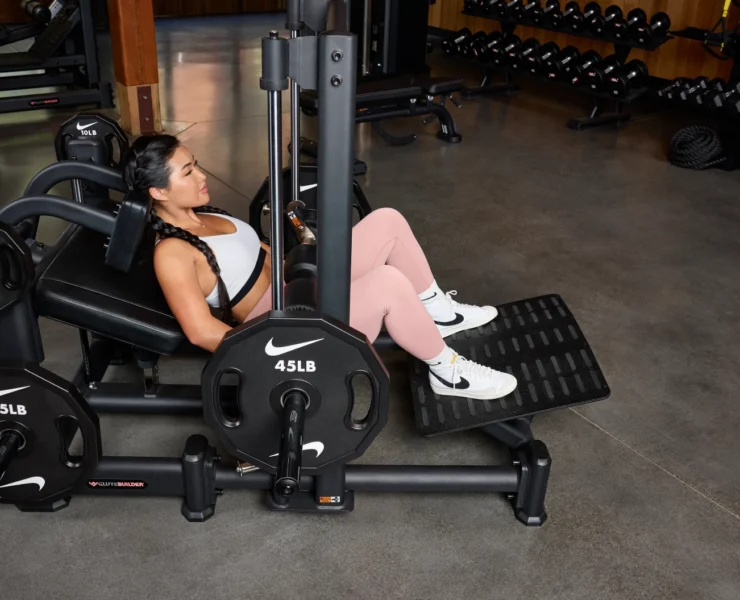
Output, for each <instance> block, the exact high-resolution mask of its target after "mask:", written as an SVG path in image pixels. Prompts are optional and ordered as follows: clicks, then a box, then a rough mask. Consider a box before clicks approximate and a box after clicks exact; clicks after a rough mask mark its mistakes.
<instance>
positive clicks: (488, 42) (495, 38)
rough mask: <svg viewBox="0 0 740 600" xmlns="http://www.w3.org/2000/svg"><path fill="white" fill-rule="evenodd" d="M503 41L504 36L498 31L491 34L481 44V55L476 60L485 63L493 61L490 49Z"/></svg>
mask: <svg viewBox="0 0 740 600" xmlns="http://www.w3.org/2000/svg"><path fill="white" fill-rule="evenodd" d="M503 41H504V34H503V33H501V32H500V31H493V32H491V33H490V34H489V35H488V36H487V37H486V39H485V41H484V42H483V44H482V48H481V53H480V54H479V55H478V60H479V61H481V62H483V63H487V62H491V61H492V60H493V54H492V49H493V48H495V47H496V46H497V45H498V44H500V43H502V42H503Z"/></svg>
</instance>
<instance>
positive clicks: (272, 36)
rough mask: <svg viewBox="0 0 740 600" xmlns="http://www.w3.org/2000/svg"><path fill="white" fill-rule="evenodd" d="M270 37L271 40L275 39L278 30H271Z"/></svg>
mask: <svg viewBox="0 0 740 600" xmlns="http://www.w3.org/2000/svg"><path fill="white" fill-rule="evenodd" d="M270 39H271V40H276V39H278V32H277V31H271V32H270Z"/></svg>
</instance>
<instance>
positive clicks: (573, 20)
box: [565, 2, 601, 33]
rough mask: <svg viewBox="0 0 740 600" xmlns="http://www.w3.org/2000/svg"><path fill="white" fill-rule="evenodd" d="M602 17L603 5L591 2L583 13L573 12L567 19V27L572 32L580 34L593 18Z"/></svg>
mask: <svg viewBox="0 0 740 600" xmlns="http://www.w3.org/2000/svg"><path fill="white" fill-rule="evenodd" d="M597 16H601V5H600V4H598V3H597V2H589V3H588V4H586V6H584V7H583V12H580V11H578V10H576V11H573V12H572V13H571V14H569V15H568V16H567V17H566V18H565V25H566V27H567V28H568V29H570V31H572V32H574V33H579V32H581V31H583V30H584V29H585V28H586V24H587V23H589V22H590V21H591V19H592V18H594V17H597Z"/></svg>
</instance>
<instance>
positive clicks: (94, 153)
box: [54, 114, 128, 168]
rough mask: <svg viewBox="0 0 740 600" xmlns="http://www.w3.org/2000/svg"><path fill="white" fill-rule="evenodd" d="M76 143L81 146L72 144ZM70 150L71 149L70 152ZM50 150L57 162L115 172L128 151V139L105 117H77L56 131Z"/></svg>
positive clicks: (89, 115) (117, 126) (80, 115)
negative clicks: (103, 167) (104, 167)
mask: <svg viewBox="0 0 740 600" xmlns="http://www.w3.org/2000/svg"><path fill="white" fill-rule="evenodd" d="M80 141H84V142H85V143H84V144H78V145H75V144H74V143H75V142H80ZM115 146H118V148H115ZM72 147H73V148H74V149H73V150H72V151H71V148H72ZM54 148H55V149H56V153H57V160H84V161H92V162H95V163H96V164H105V165H107V166H110V167H116V168H118V167H119V166H120V165H121V161H122V160H123V157H124V156H125V155H126V152H127V151H128V137H127V136H126V133H125V132H124V131H123V129H121V127H120V126H119V125H118V123H116V122H115V121H113V120H111V119H109V118H108V117H104V116H103V115H97V114H79V115H75V116H74V117H72V118H71V119H69V120H68V121H65V122H64V123H63V124H62V126H61V127H60V128H59V132H58V133H57V135H56V137H55V138H54ZM99 160H102V161H104V162H102V163H101V162H99Z"/></svg>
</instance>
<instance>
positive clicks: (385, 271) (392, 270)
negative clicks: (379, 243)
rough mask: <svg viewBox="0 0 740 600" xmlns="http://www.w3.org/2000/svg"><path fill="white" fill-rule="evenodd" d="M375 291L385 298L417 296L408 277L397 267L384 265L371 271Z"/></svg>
mask: <svg viewBox="0 0 740 600" xmlns="http://www.w3.org/2000/svg"><path fill="white" fill-rule="evenodd" d="M371 274H372V276H373V286H374V288H375V290H374V291H375V292H376V293H377V294H378V296H379V297H381V298H383V299H384V300H388V299H391V298H406V297H414V298H416V297H417V294H416V291H415V290H414V286H413V285H412V284H411V282H410V281H409V279H408V277H406V275H404V274H403V273H402V272H401V271H399V270H398V269H397V268H396V267H392V266H390V265H382V266H380V267H376V268H375V269H373V270H372V272H371Z"/></svg>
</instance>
